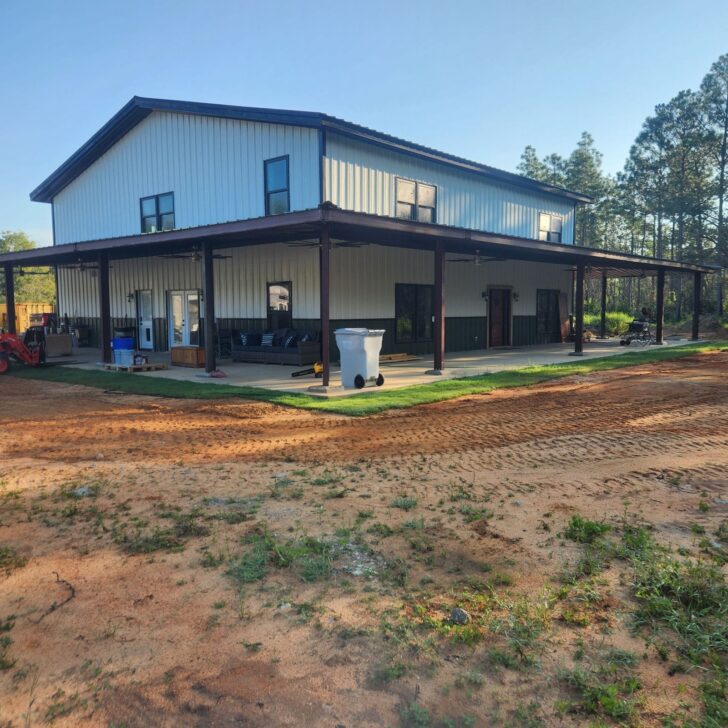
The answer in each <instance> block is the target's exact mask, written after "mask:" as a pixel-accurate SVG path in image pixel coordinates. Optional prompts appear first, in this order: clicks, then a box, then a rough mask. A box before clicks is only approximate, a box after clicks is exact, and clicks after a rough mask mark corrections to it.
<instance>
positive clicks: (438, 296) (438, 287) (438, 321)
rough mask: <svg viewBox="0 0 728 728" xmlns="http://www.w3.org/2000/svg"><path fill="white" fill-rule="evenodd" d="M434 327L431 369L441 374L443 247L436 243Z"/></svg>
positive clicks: (442, 346) (443, 324) (443, 310)
mask: <svg viewBox="0 0 728 728" xmlns="http://www.w3.org/2000/svg"><path fill="white" fill-rule="evenodd" d="M434 293H435V295H434V300H433V304H434V309H435V326H434V332H433V334H434V336H433V338H434V341H433V345H434V346H433V349H434V357H433V365H434V366H433V368H434V370H435V371H436V372H441V371H442V370H443V368H444V366H445V246H444V245H443V243H442V242H440V241H438V242H437V244H436V245H435V292H434Z"/></svg>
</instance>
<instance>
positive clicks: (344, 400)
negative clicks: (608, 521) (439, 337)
mask: <svg viewBox="0 0 728 728" xmlns="http://www.w3.org/2000/svg"><path fill="white" fill-rule="evenodd" d="M716 350H722V351H728V347H727V346H726V344H725V343H723V344H720V343H711V342H703V343H697V344H688V345H686V346H680V347H670V348H659V347H651V348H649V349H647V350H643V351H638V352H629V353H626V354H619V355H617V356H608V357H600V358H596V359H582V360H578V359H575V360H574V361H569V362H564V363H563V364H553V365H550V366H532V367H524V368H523V369H514V370H511V371H504V372H497V373H495V374H481V375H479V376H476V377H463V378H462V379H445V380H442V381H437V382H433V383H431V384H418V385H413V386H411V387H402V388H401V389H392V390H388V389H383V390H381V389H379V390H373V391H371V392H366V393H360V394H353V395H351V396H348V397H336V398H333V399H323V398H321V397H314V396H311V395H308V394H295V393H292V392H276V391H273V390H270V389H261V388H258V387H234V386H231V385H229V384H206V383H204V382H199V383H198V382H180V381H177V380H174V379H164V378H162V377H150V376H144V375H139V374H123V373H117V372H105V371H95V370H87V369H74V368H70V367H62V366H55V367H48V368H43V367H39V368H30V367H24V368H23V367H20V366H18V365H14V366H13V368H12V369H11V375H10V376H15V377H22V378H24V379H42V380H45V381H50V382H63V383H65V384H81V385H84V386H87V387H98V388H100V389H106V390H109V391H112V392H126V393H128V394H142V395H150V396H156V397H179V398H182V399H229V398H231V397H235V398H239V399H251V400H257V401H260V402H270V403H271V404H280V405H285V406H288V407H299V408H301V409H308V410H319V411H322V412H332V413H337V414H344V415H353V416H361V415H371V414H376V413H378V412H384V411H386V410H389V409H402V408H405V407H413V406H415V405H418V404H428V403H431V402H441V401H443V400H447V399H455V398H456V397H464V396H466V395H471V394H482V393H484V392H491V391H493V390H494V389H505V388H510V387H524V386H528V385H529V384H537V383H538V382H545V381H549V380H551V379H558V378H560V377H568V376H570V375H572V374H589V373H590V372H600V371H607V370H610V369H619V368H621V367H629V366H634V365H636V364H650V363H652V362H659V361H665V360H668V359H680V358H682V357H686V356H692V355H694V354H698V353H700V352H707V351H716Z"/></svg>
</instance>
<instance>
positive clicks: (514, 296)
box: [513, 291, 520, 301]
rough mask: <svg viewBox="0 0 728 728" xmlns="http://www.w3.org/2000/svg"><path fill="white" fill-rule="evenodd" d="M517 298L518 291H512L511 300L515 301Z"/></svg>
mask: <svg viewBox="0 0 728 728" xmlns="http://www.w3.org/2000/svg"><path fill="white" fill-rule="evenodd" d="M519 298H520V296H519V295H518V291H513V300H514V301H517V300H518V299H519Z"/></svg>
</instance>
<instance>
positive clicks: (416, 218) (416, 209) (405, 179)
mask: <svg viewBox="0 0 728 728" xmlns="http://www.w3.org/2000/svg"><path fill="white" fill-rule="evenodd" d="M400 180H401V181H402V182H411V183H412V184H413V185H414V186H415V202H414V205H412V208H413V211H414V216H413V217H410V218H406V217H400V216H399V215H397V205H399V204H400V201H399V197H398V196H397V186H398V184H399V182H400ZM420 186H425V187H432V189H433V190H435V204H434V206H431V205H420ZM438 197H439V191H438V188H437V185H436V184H433V183H432V182H423V181H422V180H416V179H410V178H409V177H399V176H397V177H395V178H394V216H395V217H397V218H399V219H400V220H407V219H409V220H414V221H415V222H423V221H422V220H420V219H419V211H420V208H423V209H425V210H432V220H430V221H429V223H430V224H433V225H434V224H435V223H437V199H438ZM402 204H405V205H409V204H411V203H409V202H404V203H402Z"/></svg>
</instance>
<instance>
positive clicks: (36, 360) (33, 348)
mask: <svg viewBox="0 0 728 728" xmlns="http://www.w3.org/2000/svg"><path fill="white" fill-rule="evenodd" d="M11 359H13V360H15V361H16V362H18V363H19V364H25V365H27V366H30V367H37V366H40V365H41V364H45V337H44V336H43V335H42V334H40V335H39V334H37V333H35V334H33V335H31V336H28V334H26V336H25V339H21V338H20V337H19V336H17V335H16V334H0V374H6V373H7V371H8V369H10V360H11Z"/></svg>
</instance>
